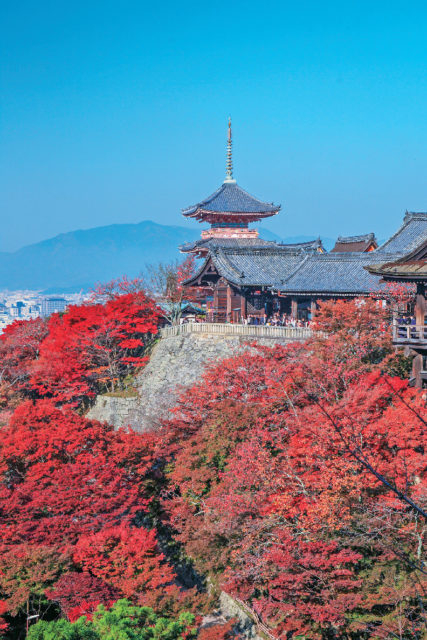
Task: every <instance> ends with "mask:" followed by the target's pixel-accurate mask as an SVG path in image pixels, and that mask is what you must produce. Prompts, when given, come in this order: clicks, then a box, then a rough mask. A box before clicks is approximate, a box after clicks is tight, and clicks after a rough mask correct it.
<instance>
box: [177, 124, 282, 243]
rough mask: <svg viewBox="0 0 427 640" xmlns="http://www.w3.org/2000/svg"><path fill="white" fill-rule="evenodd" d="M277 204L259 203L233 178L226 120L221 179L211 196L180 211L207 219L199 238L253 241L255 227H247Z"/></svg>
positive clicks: (274, 210) (277, 207)
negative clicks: (225, 165)
mask: <svg viewBox="0 0 427 640" xmlns="http://www.w3.org/2000/svg"><path fill="white" fill-rule="evenodd" d="M279 210H280V205H275V204H273V203H272V202H262V201H261V200H258V198H254V197H253V196H251V195H250V194H249V193H247V192H246V191H244V189H242V188H241V187H239V185H238V184H237V183H236V181H235V179H234V178H233V158H232V137H231V119H229V120H228V139H227V168H226V175H225V180H224V182H223V183H222V185H221V186H220V188H219V189H217V190H216V191H215V192H214V193H213V194H212V195H210V196H209V197H208V198H205V199H204V200H202V201H201V202H198V203H197V204H195V205H193V206H192V207H187V208H186V209H183V210H182V214H183V215H184V216H185V217H186V218H194V219H195V220H198V221H199V222H208V223H209V224H210V228H209V229H205V230H203V231H202V234H201V238H202V240H210V239H238V240H256V239H257V238H258V230H257V229H249V226H248V225H249V224H250V223H251V222H258V221H259V220H262V219H263V218H269V217H270V216H275V215H276V214H277V213H278V212H279ZM183 250H186V251H197V252H198V253H203V252H204V251H203V245H202V244H200V243H197V247H196V246H194V247H190V246H188V247H184V248H183Z"/></svg>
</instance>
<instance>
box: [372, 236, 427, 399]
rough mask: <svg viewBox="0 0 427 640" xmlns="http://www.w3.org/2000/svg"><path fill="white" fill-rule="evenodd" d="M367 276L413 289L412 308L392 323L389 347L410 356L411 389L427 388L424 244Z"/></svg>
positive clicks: (426, 250)
mask: <svg viewBox="0 0 427 640" xmlns="http://www.w3.org/2000/svg"><path fill="white" fill-rule="evenodd" d="M367 269H368V270H369V272H370V273H371V274H373V275H375V276H380V277H381V279H382V280H383V281H384V282H398V283H412V284H415V285H416V295H415V304H414V308H413V309H409V314H406V316H405V314H401V313H397V314H396V317H395V321H394V323H393V325H394V326H393V343H394V344H395V345H396V346H397V347H404V348H406V349H407V350H409V351H410V352H411V353H412V355H413V361H412V380H413V383H414V384H415V386H417V387H419V388H421V387H423V386H427V301H426V291H427V240H424V241H421V242H420V243H419V244H418V246H417V247H416V248H415V249H413V250H412V251H410V252H409V253H407V254H406V255H405V256H403V257H401V258H400V259H398V260H394V261H393V260H392V261H387V262H383V263H380V264H373V265H370V266H369V267H367Z"/></svg>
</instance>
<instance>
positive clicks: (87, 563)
mask: <svg viewBox="0 0 427 640" xmlns="http://www.w3.org/2000/svg"><path fill="white" fill-rule="evenodd" d="M73 559H74V562H75V563H77V564H78V565H80V566H81V567H82V569H83V570H84V571H89V572H90V573H91V574H92V575H94V576H96V577H97V578H100V579H102V580H103V581H104V582H106V583H107V584H109V585H111V586H112V587H113V588H115V589H116V590H118V591H120V592H121V593H122V594H123V596H124V597H126V598H131V599H132V600H133V601H134V602H137V603H138V604H140V605H144V606H150V607H157V608H158V605H159V601H161V600H164V599H166V598H167V596H168V595H172V594H174V593H175V591H176V588H175V586H174V584H173V583H174V580H175V574H174V572H173V570H172V569H171V567H170V565H169V564H168V563H167V562H166V561H165V558H164V555H163V554H162V553H160V551H159V547H158V543H157V539H156V532H155V531H154V530H150V531H148V530H147V529H144V528H143V527H140V528H135V527H129V526H128V525H121V526H118V527H111V528H105V529H102V530H101V531H99V532H97V533H93V534H87V535H85V536H82V537H81V538H80V539H79V541H78V543H77V545H76V547H75V549H74V551H73Z"/></svg>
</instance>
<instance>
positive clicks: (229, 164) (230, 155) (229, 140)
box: [224, 117, 236, 184]
mask: <svg viewBox="0 0 427 640" xmlns="http://www.w3.org/2000/svg"><path fill="white" fill-rule="evenodd" d="M232 144H233V142H232V138H231V117H230V118H228V137H227V164H226V167H227V169H226V172H225V180H224V182H226V183H231V184H234V183H235V182H236V181H235V180H234V179H233V150H232Z"/></svg>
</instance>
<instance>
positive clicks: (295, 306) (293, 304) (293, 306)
mask: <svg viewBox="0 0 427 640" xmlns="http://www.w3.org/2000/svg"><path fill="white" fill-rule="evenodd" d="M291 316H292V318H293V319H294V320H296V319H297V318H298V300H297V299H296V298H292V300H291Z"/></svg>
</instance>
